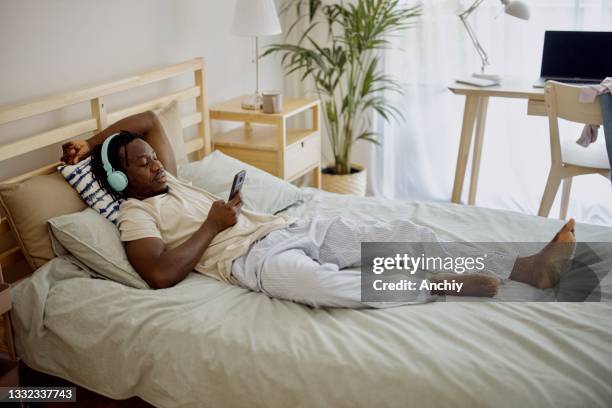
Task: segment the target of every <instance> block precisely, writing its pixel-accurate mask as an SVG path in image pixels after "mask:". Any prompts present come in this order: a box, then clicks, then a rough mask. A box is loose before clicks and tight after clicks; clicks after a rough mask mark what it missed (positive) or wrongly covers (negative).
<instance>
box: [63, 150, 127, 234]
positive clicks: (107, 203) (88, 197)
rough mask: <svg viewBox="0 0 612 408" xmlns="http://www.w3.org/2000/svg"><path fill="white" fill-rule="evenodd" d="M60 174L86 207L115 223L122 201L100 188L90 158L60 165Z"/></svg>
mask: <svg viewBox="0 0 612 408" xmlns="http://www.w3.org/2000/svg"><path fill="white" fill-rule="evenodd" d="M57 169H58V170H59V172H60V174H61V175H62V176H64V177H65V178H66V181H68V183H70V185H71V186H72V187H73V188H74V189H75V190H76V191H77V193H79V195H80V196H81V198H83V200H84V201H85V202H86V203H87V205H88V206H90V207H91V208H93V209H94V210H96V211H97V212H98V213H100V214H101V215H103V216H104V217H105V218H107V219H108V220H109V221H112V222H116V221H117V215H118V214H119V206H120V205H121V202H122V201H123V200H119V201H115V199H114V198H113V197H112V196H111V195H110V194H109V193H107V192H106V190H104V189H103V188H102V186H100V183H98V182H97V181H96V180H95V179H94V177H93V172H92V169H91V157H88V158H86V159H85V160H82V161H80V162H79V163H77V164H74V165H60V166H58V167H57Z"/></svg>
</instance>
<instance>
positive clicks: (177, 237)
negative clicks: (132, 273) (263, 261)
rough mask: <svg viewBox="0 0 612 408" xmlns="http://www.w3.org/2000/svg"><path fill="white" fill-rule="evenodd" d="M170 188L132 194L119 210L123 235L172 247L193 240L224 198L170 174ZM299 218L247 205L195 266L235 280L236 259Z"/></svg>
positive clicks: (226, 280) (199, 270)
mask: <svg viewBox="0 0 612 408" xmlns="http://www.w3.org/2000/svg"><path fill="white" fill-rule="evenodd" d="M167 178H168V187H169V191H168V193H166V194H160V195H157V196H154V197H149V198H146V199H144V200H138V199H134V198H130V199H127V200H125V201H124V202H123V203H122V204H121V207H120V209H119V215H118V217H117V226H118V227H119V231H120V232H121V240H122V241H124V242H126V241H134V240H137V239H142V238H150V237H153V238H160V239H161V240H162V241H163V242H164V244H165V245H166V247H167V248H169V249H172V248H175V247H177V246H179V245H181V244H182V243H183V242H185V241H186V240H188V239H189V238H190V237H191V236H193V234H194V233H195V232H196V231H197V230H198V228H200V226H201V225H202V223H203V222H204V220H206V217H207V216H208V212H209V211H210V208H211V206H212V203H213V202H214V201H216V200H219V199H220V198H219V197H216V196H215V195H213V194H211V193H209V192H207V191H205V190H202V189H200V188H197V187H194V186H192V185H190V184H187V183H185V182H183V181H181V180H178V179H176V178H174V177H173V176H172V175H171V174H169V173H167ZM296 220H297V218H294V217H289V216H287V215H268V214H261V213H256V212H253V211H248V210H244V209H243V210H242V212H241V213H240V215H239V216H238V221H237V222H236V224H235V225H234V226H232V227H230V228H227V229H225V230H223V231H221V232H220V233H219V234H217V235H216V236H215V237H214V239H213V240H212V241H211V243H210V245H209V246H208V248H207V249H206V251H205V252H204V255H203V256H202V258H201V259H200V261H199V262H198V264H197V265H196V267H195V270H196V271H198V272H200V273H202V274H204V275H207V276H210V277H212V278H215V279H219V280H221V281H224V282H228V283H232V284H235V283H236V281H235V280H234V278H233V277H232V276H231V271H232V262H233V261H234V259H236V258H238V257H239V256H241V255H243V254H244V253H246V252H247V250H248V249H249V246H250V245H251V243H253V242H255V241H256V240H257V239H259V238H261V237H263V236H264V235H266V234H268V233H270V232H271V231H274V230H277V229H281V228H284V227H285V226H287V225H289V224H291V223H293V222H295V221H296Z"/></svg>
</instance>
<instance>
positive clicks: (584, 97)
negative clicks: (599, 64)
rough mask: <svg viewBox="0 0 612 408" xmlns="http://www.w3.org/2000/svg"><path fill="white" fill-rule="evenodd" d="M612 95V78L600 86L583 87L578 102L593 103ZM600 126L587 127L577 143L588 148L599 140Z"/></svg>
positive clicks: (605, 80)
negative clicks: (604, 95) (606, 94)
mask: <svg viewBox="0 0 612 408" xmlns="http://www.w3.org/2000/svg"><path fill="white" fill-rule="evenodd" d="M605 93H612V77H607V78H606V79H604V80H603V81H602V82H601V84H599V85H588V86H584V87H582V89H581V90H580V96H579V97H578V100H579V101H580V102H581V103H593V102H595V99H596V98H597V97H598V96H599V95H602V94H605ZM598 132H599V125H585V126H584V128H583V129H582V133H581V134H580V137H579V138H578V140H576V143H578V144H579V145H580V146H582V147H588V146H589V145H590V144H591V143H595V141H596V140H597V134H598Z"/></svg>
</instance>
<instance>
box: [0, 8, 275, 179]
mask: <svg viewBox="0 0 612 408" xmlns="http://www.w3.org/2000/svg"><path fill="white" fill-rule="evenodd" d="M234 5H235V0H0V106H6V105H12V104H17V103H22V102H28V101H30V100H32V99H35V98H39V97H41V96H46V95H52V94H54V93H61V92H66V91H68V90H71V89H74V88H79V87H82V86H88V85H91V84H95V83H98V82H104V81H107V80H112V79H118V78H121V77H123V76H128V75H131V74H134V73H138V72H140V71H143V70H147V69H150V68H154V67H159V66H163V65H166V64H171V63H177V62H181V61H183V60H187V59H190V58H193V57H197V56H202V57H204V58H205V60H206V68H207V81H208V85H207V88H208V94H209V103H215V102H220V101H222V100H224V99H227V98H230V97H233V96H236V95H239V94H243V93H247V92H249V91H252V90H253V89H254V65H253V64H252V63H251V62H252V58H253V54H254V52H253V43H252V41H251V40H250V39H249V38H245V37H237V36H234V35H232V34H231V32H230V30H231V22H232V17H233V12H234ZM278 39H279V38H274V37H272V38H267V39H265V40H267V41H272V40H278ZM261 67H262V75H261V87H262V89H279V88H281V86H282V70H281V68H280V66H279V64H278V62H277V61H276V60H273V59H270V58H267V59H264V60H263V61H262V65H261ZM185 79H186V80H188V79H189V78H185ZM159 91H160V89H159V86H158V88H157V89H145V90H143V91H142V92H143V93H142V95H147V96H149V95H151V96H153V95H155V94H157V93H158V92H159ZM134 98H135V95H125V96H121V95H120V96H118V97H117V98H114V99H111V100H109V101H108V102H109V107H110V109H113V105H115V106H120V105H122V104H123V105H125V104H126V103H128V102H129V101H134V102H135V101H137V100H138V99H137V98H136V99H134ZM87 113H88V106H87V104H83V106H76V107H74V108H73V109H67V110H65V111H62V112H56V113H54V114H49V115H41V117H40V118H37V119H34V120H29V121H20V122H18V123H15V124H11V125H5V126H0V144H4V143H6V142H9V141H13V140H18V139H19V138H22V137H24V136H27V135H29V134H32V133H33V132H35V131H37V130H41V129H48V128H49V126H50V125H61V124H62V123H63V122H65V121H67V120H73V119H78V118H79V117H82V116H84V115H87ZM26 122H27V123H26ZM58 157H59V146H53V147H51V148H49V149H43V151H41V152H40V153H39V154H33V155H25V156H23V157H20V158H17V159H14V160H11V161H9V162H5V163H2V164H0V179H4V178H6V177H10V176H13V175H16V174H20V173H22V172H23V171H25V170H27V169H33V168H36V167H40V166H41V165H43V164H46V163H48V162H50V161H52V160H53V159H57V158H58Z"/></svg>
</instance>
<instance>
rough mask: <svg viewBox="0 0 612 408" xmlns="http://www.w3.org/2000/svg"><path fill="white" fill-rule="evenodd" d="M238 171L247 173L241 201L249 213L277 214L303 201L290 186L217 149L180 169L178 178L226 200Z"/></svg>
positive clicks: (297, 189) (292, 186) (299, 194)
mask: <svg viewBox="0 0 612 408" xmlns="http://www.w3.org/2000/svg"><path fill="white" fill-rule="evenodd" d="M240 170H246V172H247V175H246V179H245V181H244V185H243V186H242V201H243V203H244V207H245V208H246V209H248V210H251V211H257V212H260V213H265V214H276V213H278V212H279V211H282V210H284V209H285V208H287V207H289V206H290V205H293V204H295V203H296V202H297V201H299V200H300V199H301V198H302V191H301V190H300V189H299V188H298V187H296V186H294V185H293V184H291V183H289V182H286V181H284V180H281V179H279V178H278V177H274V176H273V175H271V174H269V173H266V172H265V171H263V170H260V169H258V168H256V167H253V166H251V165H249V164H246V163H244V162H241V161H240V160H237V159H234V158H232V157H229V156H227V155H225V154H223V153H221V152H220V151H218V150H215V151H214V152H212V153H211V154H209V155H207V156H206V157H204V158H203V159H202V160H200V161H196V162H193V163H189V164H185V165H183V166H179V168H178V176H179V178H182V179H183V180H187V181H191V182H192V183H193V185H194V186H196V187H199V188H202V189H204V190H206V191H208V192H210V193H212V194H215V195H218V196H220V197H222V198H223V199H225V200H227V199H228V198H229V192H230V189H231V188H232V181H234V175H235V174H236V173H238V172H239V171H240Z"/></svg>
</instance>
